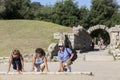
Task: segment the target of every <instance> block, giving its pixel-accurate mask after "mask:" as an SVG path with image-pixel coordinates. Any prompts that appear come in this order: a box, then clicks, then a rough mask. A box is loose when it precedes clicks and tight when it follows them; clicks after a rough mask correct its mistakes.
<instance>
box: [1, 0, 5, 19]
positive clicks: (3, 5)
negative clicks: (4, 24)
mask: <svg viewBox="0 0 120 80" xmlns="http://www.w3.org/2000/svg"><path fill="white" fill-rule="evenodd" d="M5 10H6V8H5V0H0V19H3V16H4V13H5Z"/></svg>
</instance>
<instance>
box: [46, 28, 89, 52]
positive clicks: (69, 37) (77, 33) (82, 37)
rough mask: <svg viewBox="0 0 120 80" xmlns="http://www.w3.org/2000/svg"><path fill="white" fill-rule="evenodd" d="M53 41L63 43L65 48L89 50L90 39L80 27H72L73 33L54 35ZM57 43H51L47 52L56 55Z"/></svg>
mask: <svg viewBox="0 0 120 80" xmlns="http://www.w3.org/2000/svg"><path fill="white" fill-rule="evenodd" d="M54 39H58V40H59V42H63V43H64V44H65V46H66V47H69V48H72V49H75V50H81V51H82V50H90V48H91V47H90V45H91V37H90V35H89V33H88V32H87V31H86V30H85V29H84V28H83V27H82V26H78V27H73V33H54ZM57 51H58V43H52V44H50V46H49V47H48V52H49V53H51V54H57Z"/></svg>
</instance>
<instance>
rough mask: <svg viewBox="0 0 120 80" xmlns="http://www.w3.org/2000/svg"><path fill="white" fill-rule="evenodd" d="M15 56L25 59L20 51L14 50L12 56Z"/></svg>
mask: <svg viewBox="0 0 120 80" xmlns="http://www.w3.org/2000/svg"><path fill="white" fill-rule="evenodd" d="M14 54H16V55H18V58H20V59H23V57H22V54H21V53H20V51H19V50H18V49H14V50H13V52H12V55H14Z"/></svg>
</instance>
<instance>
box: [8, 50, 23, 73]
mask: <svg viewBox="0 0 120 80" xmlns="http://www.w3.org/2000/svg"><path fill="white" fill-rule="evenodd" d="M11 64H12V65H13V69H14V70H16V71H17V72H20V71H24V59H23V57H22V54H21V53H20V51H19V50H17V49H15V50H13V52H12V54H11V56H10V59H9V66H8V72H9V71H10V67H11Z"/></svg>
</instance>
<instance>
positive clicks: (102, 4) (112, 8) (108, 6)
mask: <svg viewBox="0 0 120 80" xmlns="http://www.w3.org/2000/svg"><path fill="white" fill-rule="evenodd" d="M116 11H118V5H117V3H116V1H115V0H92V6H91V11H90V16H89V20H90V26H93V25H97V24H103V25H106V26H108V27H110V26H112V24H111V18H112V16H113V15H114V14H115V13H116Z"/></svg>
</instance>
